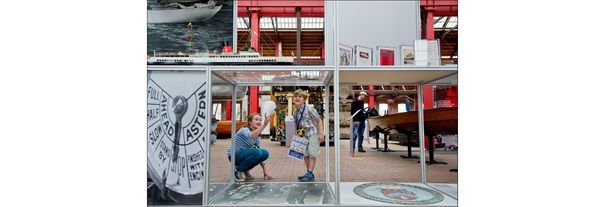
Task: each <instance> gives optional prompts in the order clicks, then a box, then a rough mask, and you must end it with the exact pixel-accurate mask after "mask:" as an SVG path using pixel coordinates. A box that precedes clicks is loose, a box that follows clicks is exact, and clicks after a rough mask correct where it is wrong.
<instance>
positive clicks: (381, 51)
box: [376, 46, 396, 66]
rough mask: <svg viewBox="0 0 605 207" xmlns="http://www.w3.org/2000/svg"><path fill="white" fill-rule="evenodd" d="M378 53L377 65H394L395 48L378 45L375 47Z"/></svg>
mask: <svg viewBox="0 0 605 207" xmlns="http://www.w3.org/2000/svg"><path fill="white" fill-rule="evenodd" d="M376 49H377V53H378V56H377V58H378V60H377V62H378V65H379V66H394V65H395V50H396V49H395V48H393V47H385V46H378V47H376Z"/></svg>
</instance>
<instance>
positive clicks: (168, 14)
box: [147, 1, 223, 24]
mask: <svg viewBox="0 0 605 207" xmlns="http://www.w3.org/2000/svg"><path fill="white" fill-rule="evenodd" d="M222 7H223V6H222V5H216V3H215V2H214V1H208V2H207V3H201V2H197V3H193V4H191V2H183V3H181V2H171V3H168V4H155V5H150V6H148V7H147V23H151V24H156V23H188V22H200V21H206V20H208V19H210V18H212V17H213V16H214V15H216V13H218V11H220V10H221V8H222Z"/></svg>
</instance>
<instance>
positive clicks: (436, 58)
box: [414, 40, 441, 66]
mask: <svg viewBox="0 0 605 207" xmlns="http://www.w3.org/2000/svg"><path fill="white" fill-rule="evenodd" d="M439 44H440V43H439V40H416V41H414V65H416V66H439V65H441V51H440V48H439Z"/></svg>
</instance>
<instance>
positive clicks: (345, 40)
mask: <svg viewBox="0 0 605 207" xmlns="http://www.w3.org/2000/svg"><path fill="white" fill-rule="evenodd" d="M335 2H336V1H326V4H325V5H326V7H325V11H326V16H325V22H326V27H325V28H326V37H325V39H326V46H327V47H326V54H327V57H326V65H331V64H333V62H332V61H333V58H334V54H333V52H334V50H333V48H332V47H334V42H333V41H334V40H333V38H331V37H332V35H333V32H334V31H333V24H332V21H333V20H332V18H333V16H334V15H333V13H334V11H333V7H334V4H337V5H338V21H337V24H336V25H337V27H338V43H339V44H343V45H346V46H349V47H353V48H354V47H355V45H361V46H365V47H369V48H372V49H373V53H374V55H373V56H374V57H373V60H374V65H377V63H376V62H377V61H376V60H377V56H378V55H377V52H378V51H377V49H376V48H377V47H379V46H384V47H391V48H394V49H395V65H399V64H400V62H401V54H400V53H401V51H400V46H401V45H414V40H416V39H420V6H419V2H418V1H338V2H336V3H335Z"/></svg>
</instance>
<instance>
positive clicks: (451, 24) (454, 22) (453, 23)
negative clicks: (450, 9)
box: [446, 17, 458, 28]
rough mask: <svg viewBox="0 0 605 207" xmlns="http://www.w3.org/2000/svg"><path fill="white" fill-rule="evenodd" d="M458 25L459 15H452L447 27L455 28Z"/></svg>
mask: <svg viewBox="0 0 605 207" xmlns="http://www.w3.org/2000/svg"><path fill="white" fill-rule="evenodd" d="M456 26H458V17H450V21H449V22H447V26H446V28H454V27H456Z"/></svg>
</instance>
